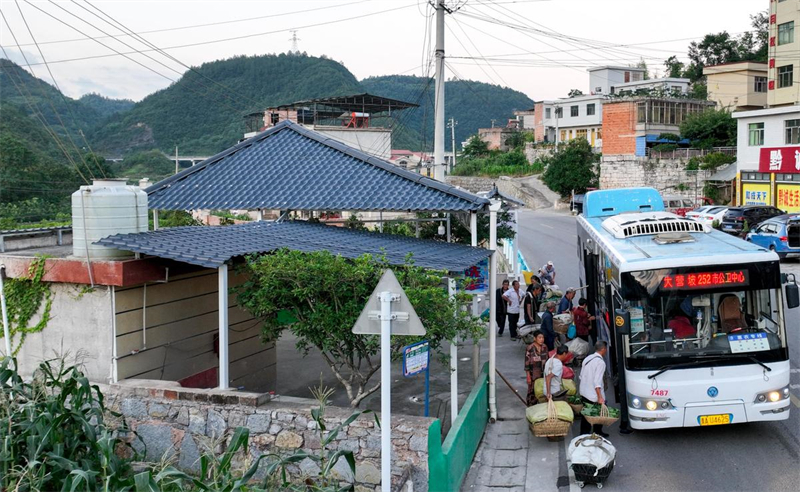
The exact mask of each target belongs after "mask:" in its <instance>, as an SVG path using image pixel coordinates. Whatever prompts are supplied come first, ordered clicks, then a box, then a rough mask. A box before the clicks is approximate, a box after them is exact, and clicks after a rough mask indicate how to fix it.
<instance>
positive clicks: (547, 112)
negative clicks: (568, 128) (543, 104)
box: [544, 108, 551, 119]
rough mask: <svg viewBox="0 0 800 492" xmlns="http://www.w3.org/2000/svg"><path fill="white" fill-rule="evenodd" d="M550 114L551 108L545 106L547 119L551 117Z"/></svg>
mask: <svg viewBox="0 0 800 492" xmlns="http://www.w3.org/2000/svg"><path fill="white" fill-rule="evenodd" d="M550 114H551V112H550V108H545V110H544V117H545V118H547V119H550Z"/></svg>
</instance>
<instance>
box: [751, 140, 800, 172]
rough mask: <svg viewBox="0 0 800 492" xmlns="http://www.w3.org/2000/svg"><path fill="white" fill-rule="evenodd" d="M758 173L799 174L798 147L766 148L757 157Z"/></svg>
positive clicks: (799, 154) (799, 152) (799, 151)
mask: <svg viewBox="0 0 800 492" xmlns="http://www.w3.org/2000/svg"><path fill="white" fill-rule="evenodd" d="M758 172H761V173H800V147H798V146H793V147H766V148H763V149H761V153H760V154H759V156H758Z"/></svg>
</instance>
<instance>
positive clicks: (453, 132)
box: [447, 118, 458, 173]
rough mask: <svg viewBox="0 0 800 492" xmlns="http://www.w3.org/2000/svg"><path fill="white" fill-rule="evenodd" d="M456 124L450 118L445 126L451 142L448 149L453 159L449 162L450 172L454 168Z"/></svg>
mask: <svg viewBox="0 0 800 492" xmlns="http://www.w3.org/2000/svg"><path fill="white" fill-rule="evenodd" d="M457 124H458V122H457V121H455V120H454V119H453V118H450V123H448V124H447V126H448V127H449V128H450V141H451V142H452V144H451V146H450V148H451V150H452V151H453V159H452V160H450V172H451V173H452V172H453V169H454V168H455V167H456V125H457Z"/></svg>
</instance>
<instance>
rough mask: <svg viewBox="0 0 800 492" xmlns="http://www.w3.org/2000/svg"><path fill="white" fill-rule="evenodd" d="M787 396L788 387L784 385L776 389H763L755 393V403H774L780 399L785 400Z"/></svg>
mask: <svg viewBox="0 0 800 492" xmlns="http://www.w3.org/2000/svg"><path fill="white" fill-rule="evenodd" d="M788 398H789V387H788V386H786V387H784V388H781V389H776V390H773V391H765V392H764V393H759V394H757V395H756V400H755V403H766V402H769V403H775V402H778V401H781V400H786V399H788Z"/></svg>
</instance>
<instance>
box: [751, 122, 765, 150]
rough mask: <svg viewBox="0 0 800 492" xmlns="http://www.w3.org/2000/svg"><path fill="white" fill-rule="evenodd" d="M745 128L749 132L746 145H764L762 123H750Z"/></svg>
mask: <svg viewBox="0 0 800 492" xmlns="http://www.w3.org/2000/svg"><path fill="white" fill-rule="evenodd" d="M747 129H748V132H749V134H750V139H749V143H748V145H750V146H751V147H755V146H759V145H764V123H750V124H749V125H747Z"/></svg>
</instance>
